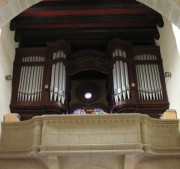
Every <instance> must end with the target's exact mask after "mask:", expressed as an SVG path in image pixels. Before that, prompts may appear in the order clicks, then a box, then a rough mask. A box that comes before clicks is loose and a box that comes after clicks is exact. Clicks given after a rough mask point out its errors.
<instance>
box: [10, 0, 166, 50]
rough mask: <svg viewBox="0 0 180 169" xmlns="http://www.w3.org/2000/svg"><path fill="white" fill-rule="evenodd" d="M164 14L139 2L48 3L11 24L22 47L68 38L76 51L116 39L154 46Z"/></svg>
mask: <svg viewBox="0 0 180 169" xmlns="http://www.w3.org/2000/svg"><path fill="white" fill-rule="evenodd" d="M157 26H160V27H162V26H163V20H162V17H161V15H160V14H158V13H157V12H155V11H154V10H152V9H150V8H149V7H147V6H145V5H143V4H141V3H139V2H137V1H135V0H44V1H42V2H40V3H38V4H36V5H34V6H32V7H30V8H29V9H27V10H26V11H24V12H23V13H21V14H20V15H18V16H17V17H15V18H14V19H13V20H12V21H11V24H10V28H11V30H15V41H16V42H20V46H21V47H27V46H45V44H46V42H50V41H56V40H60V39H64V40H67V41H69V42H70V44H71V46H72V48H73V49H77V48H94V47H96V48H101V49H103V48H104V47H105V46H107V44H108V42H109V41H110V40H112V39H117V38H118V39H123V40H130V41H133V42H134V43H135V44H142V43H144V44H153V43H154V38H155V39H158V38H159V33H158V29H157Z"/></svg>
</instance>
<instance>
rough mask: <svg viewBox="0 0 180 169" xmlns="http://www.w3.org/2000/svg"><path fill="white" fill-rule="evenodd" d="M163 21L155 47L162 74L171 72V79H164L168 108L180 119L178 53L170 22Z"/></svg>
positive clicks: (179, 68)
mask: <svg viewBox="0 0 180 169" xmlns="http://www.w3.org/2000/svg"><path fill="white" fill-rule="evenodd" d="M163 19H164V23H165V24H164V27H163V28H159V32H160V39H159V40H158V41H157V45H159V46H160V50H161V55H162V59H163V66H164V72H171V75H172V76H171V78H166V87H167V93H168V98H169V102H170V107H169V108H170V109H176V111H177V114H178V118H180V51H178V47H177V43H176V39H175V35H174V32H173V29H172V24H171V22H170V21H168V20H167V19H165V18H163ZM179 31H180V30H179ZM177 38H180V37H177ZM179 45H180V44H179Z"/></svg>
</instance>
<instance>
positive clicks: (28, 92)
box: [17, 56, 44, 102]
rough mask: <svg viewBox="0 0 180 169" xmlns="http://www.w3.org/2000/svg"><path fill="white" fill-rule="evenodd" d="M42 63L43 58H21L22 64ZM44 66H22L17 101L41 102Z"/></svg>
mask: <svg viewBox="0 0 180 169" xmlns="http://www.w3.org/2000/svg"><path fill="white" fill-rule="evenodd" d="M31 62H44V57H41V56H28V57H23V59H22V63H31ZM43 70H44V66H40V65H38V66H37V65H36V66H34V65H33V66H32V65H28V66H26V65H23V66H22V67H21V72H20V80H19V87H18V95H17V101H19V102H36V101H41V92H42V81H43Z"/></svg>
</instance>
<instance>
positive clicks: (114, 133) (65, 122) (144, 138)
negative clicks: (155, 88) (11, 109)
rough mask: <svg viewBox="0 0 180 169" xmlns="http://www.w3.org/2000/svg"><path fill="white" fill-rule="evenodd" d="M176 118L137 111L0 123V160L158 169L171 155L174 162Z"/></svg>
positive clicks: (179, 148)
mask: <svg viewBox="0 0 180 169" xmlns="http://www.w3.org/2000/svg"><path fill="white" fill-rule="evenodd" d="M179 124H180V122H179V120H159V119H153V118H150V117H149V116H147V115H141V114H122V115H121V114H113V115H81V116H78V115H61V116H57V115H54V116H50V115H49V116H42V117H34V118H33V119H32V120H29V121H23V122H9V123H2V138H1V146H0V163H3V164H4V165H5V166H9V165H10V164H9V163H8V161H9V159H11V160H12V161H13V163H17V164H18V163H21V162H20V161H21V160H23V159H29V160H35V161H36V163H37V166H38V165H42V166H43V167H42V168H46V167H47V168H50V169H60V168H61V169H70V168H77V169H81V168H87V169H91V168H95V169H96V168H97V169H102V168H106V169H110V168H115V169H116V168H117V169H130V168H131V169H133V168H135V169H144V168H146V167H145V166H148V167H147V168H146V169H154V168H152V165H151V164H152V163H153V165H154V166H155V167H156V168H157V169H158V166H159V165H161V164H162V166H160V167H161V168H162V167H163V163H161V161H163V160H164V161H166V159H168V158H169V156H171V159H170V160H171V162H172V163H173V164H174V166H175V167H176V166H178V164H179V162H178V159H179V158H180V130H179ZM157 157H158V158H159V159H160V162H157ZM17 158H18V161H17V160H16V159H17ZM29 160H27V163H28V162H29ZM173 161H176V162H173ZM22 165H26V164H22ZM26 168H27V169H29V168H30V167H26ZM156 168H155V169H156ZM161 168H160V169H161ZM4 169H7V168H4Z"/></svg>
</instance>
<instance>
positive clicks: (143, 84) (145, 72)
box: [134, 54, 163, 100]
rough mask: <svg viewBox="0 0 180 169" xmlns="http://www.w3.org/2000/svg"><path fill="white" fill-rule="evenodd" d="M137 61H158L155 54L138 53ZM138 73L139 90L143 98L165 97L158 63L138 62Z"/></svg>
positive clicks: (156, 98)
mask: <svg viewBox="0 0 180 169" xmlns="http://www.w3.org/2000/svg"><path fill="white" fill-rule="evenodd" d="M134 59H135V60H137V61H140V60H141V61H156V60H157V57H156V56H155V55H150V54H143V55H136V56H134ZM136 74H137V81H138V92H139V96H140V99H141V100H161V99H163V94H162V86H161V80H160V74H159V69H158V65H157V64H156V63H147V62H146V63H142V64H141V63H137V64H136Z"/></svg>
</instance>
